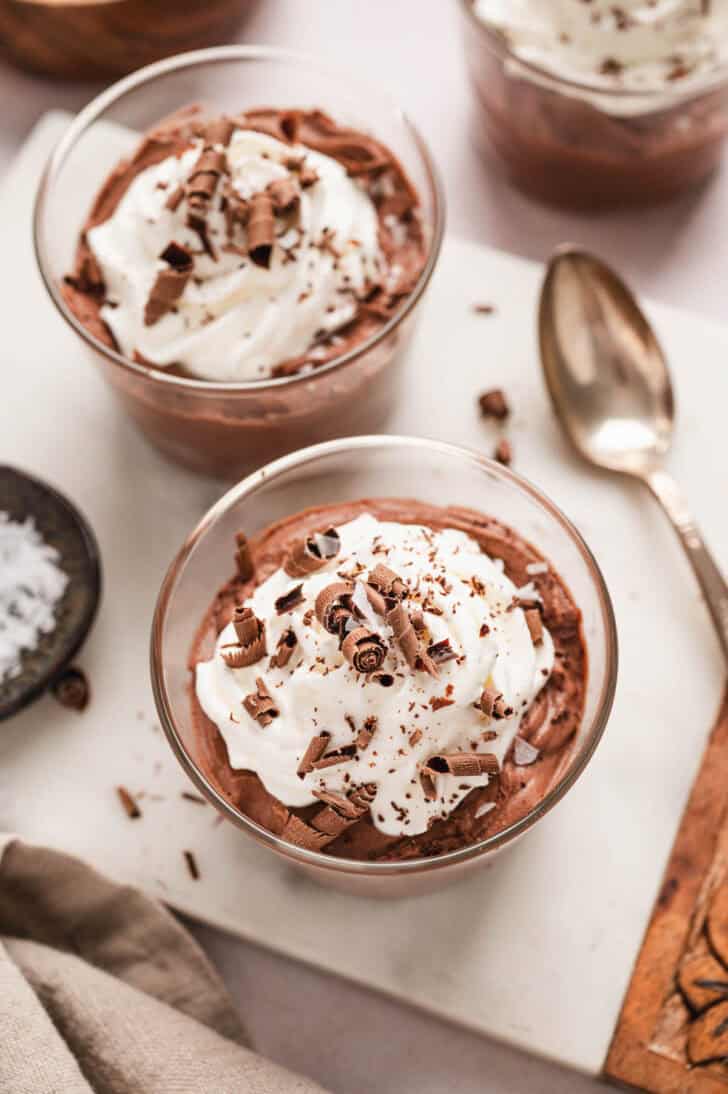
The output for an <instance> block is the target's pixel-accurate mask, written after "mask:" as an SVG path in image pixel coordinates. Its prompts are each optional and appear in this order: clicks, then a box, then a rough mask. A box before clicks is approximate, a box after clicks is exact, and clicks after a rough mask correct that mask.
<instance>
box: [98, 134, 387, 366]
mask: <svg viewBox="0 0 728 1094" xmlns="http://www.w3.org/2000/svg"><path fill="white" fill-rule="evenodd" d="M202 147H203V142H202V141H201V140H195V141H193V142H192V146H191V147H190V148H189V149H188V150H187V151H185V152H184V153H183V154H182V155H181V156H174V155H172V156H169V157H168V158H167V159H164V160H162V162H160V163H157V164H153V165H152V166H149V167H147V168H146V169H144V170H143V171H141V172H140V173H139V174H138V175H137V177H136V178H135V179H134V180H133V181H132V183H131V185H130V186H129V187H128V189H127V190H126V192H125V194H124V195H123V197H122V199H121V201H120V202H119V203H118V205H117V207H116V208H115V210H114V211H113V213H112V214H111V216H110V217H109V218H108V219H107V220H105V221H103V223H101V224H99V225H98V226H96V227H94V228H91V229H90V230H89V231H88V233H87V242H88V245H89V247H90V249H91V252H92V254H93V256H94V257H95V259H96V261H97V263H98V265H99V267H100V270H101V273H102V275H103V279H104V282H105V286H106V303H105V305H104V307H103V308H102V310H101V316H102V318H103V319H104V321H105V322H106V324H107V325H108V327H109V328H110V330H111V332H112V333H113V335H114V338H115V339H116V342H117V344H118V346H119V348H120V350H121V352H122V353H124V354H125V355H126V356H128V357H134V356H135V354H137V355H140V356H141V357H142V358H143V359H144V360H145V361H147V362H150V363H151V364H153V365H156V366H157V367H159V368H165V367H169V366H170V365H181V366H183V367H184V369H185V370H186V371H187V372H189V373H191V374H192V375H194V376H197V377H200V378H201V379H205V380H216V381H228V382H235V381H245V380H257V379H262V378H265V377H268V376H270V375H271V372H272V370H273V368H274V367H275V365H277V364H279V363H281V362H284V361H288V360H291V359H293V358H296V357H298V356H300V355H301V354H303V353H305V352H306V351H307V350H309V348H310V347H311V346H313V345H314V343H315V342H316V341H317V340H318V339H320V338H321V337H323V336H325V335H326V334H331V333H332V332H335V331H337V330H339V329H340V328H341V327H343V326H345V325H346V324H347V323H349V322H350V321H351V320H352V319H353V318H354V316H355V315H356V312H357V307H358V300H359V299H360V298H361V297H363V296H365V295H366V294H367V292H368V291H369V290H370V289H371V287H372V286H373V285H377V284H381V283H382V282H383V280H384V279H385V275H386V260H385V259H384V257H383V254H382V251H381V249H380V246H379V237H378V230H379V223H378V218H377V211H376V209H375V207H374V204H373V202H372V200H371V198H370V197H369V195H368V194H367V193H366V191H365V190H364V189H363V188H362V186H361V185H360V184H359V183H357V182H356V180H354V179H353V178H351V177H349V175H348V174H347V172H346V170H345V169H344V167H342V165H341V164H340V163H338V162H337V161H336V160H335V159H332V158H331V157H330V156H326V155H322V154H321V153H318V152H315V151H313V150H311V149H308V148H306V147H304V146H301V145H284V144H283V143H281V142H280V141H278V140H276V139H275V138H273V137H270V136H268V135H266V134H263V133H258V132H254V131H252V130H248V129H236V130H235V131H234V132H233V135H232V138H231V140H230V143H229V146H228V147H227V148H226V149H225V152H226V156H227V168H228V170H229V173H230V184H231V186H232V188H233V190H234V191H235V192H236V193H237V195H239V197H240V198H241V199H243V200H244V201H247V200H249V199H250V198H251V197H252V196H253V195H255V194H257V193H259V192H261V191H264V190H265V189H266V187H267V186H268V185H269V184H270V183H273V182H275V181H277V180H282V179H289V178H291V177H293V176H292V172H291V169H290V167H289V166H288V165H290V164H291V162H292V161H294V160H295V159H296V158H297V157H298V159H299V161H300V159H301V158H302V157H305V163H306V166H307V167H309V168H313V170H314V171H315V172H316V175H317V176H318V179H317V181H315V182H314V183H313V184H312V185H310V186H306V187H305V188H301V190H300V198H299V206H298V208H297V211H296V217H295V222H294V223H292V224H286V222H285V220H284V219H283V218H277V219H276V235H277V237H276V241H275V245H274V247H273V252H272V255H271V260H270V265H269V267H268V268H264V267H262V266H259V265H256V264H255V263H254V262H253V261H251V260H250V258H249V257H248V256H247V255H246V254H245V253H244V248H242V247H240V246H238V247H237V248H236V249H230V248H228V249H226V247H225V242H226V237H227V229H226V220H225V214H224V210H223V209H221V207H220V205H221V203H220V200H219V197H218V196H216V197H215V198H214V199H213V201H212V202H211V205H210V209H209V212H208V214H207V218H206V220H207V235H208V238H209V240H210V243H211V245H212V249H213V250H214V254H212V255H211V254H209V253H206V252H205V250H204V249H203V247H202V246H201V240H200V236H199V234H198V233H196V232H195V231H194V230H193V229H192V228H190V227H189V226H188V225H187V208H186V203H185V202H182V203H181V204H179V205H178V207H177V208H170V207H169V202H168V199H169V197H170V195H171V194H174V192H175V191H176V190H177V188H178V187H181V186H184V184H185V183H186V181H187V180H188V178H189V176H190V173H191V172H192V170H193V168H194V166H195V164H196V162H197V160H198V158H199V155H200V152H201V150H202ZM217 147H218V148H220V147H221V146H217ZM172 204H173V203H172ZM171 241H174V242H175V243H177V244H179V245H180V246H181V247H184V248H185V249H187V250H188V251H190V252H191V253H192V254H193V257H194V268H193V273H192V276H191V277H190V278H189V280H188V281H187V283H186V285H185V288H184V292H183V293H182V295H181V297H180V298H179V300H177V301H176V303H175V307H174V309H173V310H171V311H168V312H167V313H166V314H165V315H163V317H162V318H161V319H159V320H158V321H157V322H155V323H153V324H152V325H147V324H145V321H144V314H145V306H146V303H147V300H148V298H149V295H150V292H151V290H152V287H153V285H154V283H155V280H156V278H157V275H158V273H159V271H160V269H162V268H163V265H164V263H163V262H162V261H161V260H160V255H161V254H162V253H163V252H164V250H165V248H166V247H167V246H168V245H169V243H170V242H171ZM315 353H316V350H315V349H313V350H312V355H314V356H315Z"/></svg>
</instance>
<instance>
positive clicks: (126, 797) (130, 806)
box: [116, 786, 142, 820]
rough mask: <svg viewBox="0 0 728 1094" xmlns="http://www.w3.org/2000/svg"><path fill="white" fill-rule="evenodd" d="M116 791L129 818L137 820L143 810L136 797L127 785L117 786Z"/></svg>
mask: <svg viewBox="0 0 728 1094" xmlns="http://www.w3.org/2000/svg"><path fill="white" fill-rule="evenodd" d="M116 793H117V794H118V795H119V801H120V802H121V804H122V805H123V806H124V811H125V813H126V815H127V817H128V818H129V820H137V819H138V818H139V817H141V815H142V811H141V809H140V808H139V806H138V805H137V802H136V799H135V798H134V797H132V795H131V794H130V793H129V791H128V790H127V789H126V787H125V786H117V788H116Z"/></svg>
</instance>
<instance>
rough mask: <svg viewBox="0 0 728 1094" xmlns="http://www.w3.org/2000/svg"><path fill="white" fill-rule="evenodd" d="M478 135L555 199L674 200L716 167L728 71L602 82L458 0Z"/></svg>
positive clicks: (538, 193)
mask: <svg viewBox="0 0 728 1094" xmlns="http://www.w3.org/2000/svg"><path fill="white" fill-rule="evenodd" d="M458 3H459V6H460V9H461V15H462V19H461V22H462V28H463V36H464V45H465V56H466V63H467V67H468V71H469V74H470V79H471V83H472V86H473V90H474V93H475V125H476V132H477V139H478V140H479V141H480V142H481V143H482V146H483V148H484V150H485V151H486V152H488V153H494V154H495V158H496V159H497V160H498V161H499V162H500V163H501V164H502V165H503V166H504V168H505V170H506V173H507V175H508V177H509V178H510V179H511V181H512V182H513V183H514V184H515V185H516V186H517V187H518V188H519V189H520V190H523V191H524V192H525V193H527V194H529V195H531V196H532V197H535V198H537V199H539V200H541V201H545V202H547V203H549V204H553V205H560V206H565V207H567V208H572V209H586V210H598V209H609V208H620V207H625V206H645V205H652V204H657V203H659V202H661V201H666V200H668V199H670V198H672V197H675V196H676V195H677V194H679V193H681V192H683V191H685V190H688V189H690V188H691V187H693V186H696V185H697V184H698V183H700V182H702V181H704V180H705V179H706V178H707V176H708V175H709V174H710V173H711V172H712V171H713V170H714V169H715V168H716V167H717V166H718V164H719V162H720V160H721V156H722V153H723V144H724V139H725V136H726V133H728V72H726V70H725V69H722V70H720V69H717V70H716V71H715V72H714V73H712V74H711V75H710V76H706V77H705V79H704V80H703V81H702V82H701V83H700V85H699V86H697V85H696V83H695V82H693V81H691V82H690V85H689V86H686V87H685V88H681V87H680V83H681V81H680V80H675V81H673V83H672V84H671V85H670V87H669V88H667V89H660V90H645V91H639V92H634V91H630V90H624V89H618V88H615V89H611V88H607V89H602V88H599V89H595V88H594V86H590V85H588V84H581V83H579V82H578V81H576V80H570V79H566V78H563V79H562V78H559V77H558V76H556V75H554V73H552V72H549V71H547V70H546V69H543V68H540V67H539V66H538V65H535V64H531V63H529V62H525V61H523V60H520V59H519V58H518V57H516V56H515V54H514V53H513V52H512V51H511V50H510V49H509V46H508V44H507V43H506V41H505V39H504V38H503V36H502V35H500V34H498V33H497V32H496V31H494V30H492V29H491V28H490V27H488V26H486V25H485V24H484V23H483V21H482V20H481V19H479V18H478V16H477V15H476V13H475V12H474V10H473V6H472V0H458Z"/></svg>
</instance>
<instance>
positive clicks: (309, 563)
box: [283, 528, 341, 577]
mask: <svg viewBox="0 0 728 1094" xmlns="http://www.w3.org/2000/svg"><path fill="white" fill-rule="evenodd" d="M340 550H341V540H340V538H339V533H338V532H337V531H336V529H335V528H329V529H327V531H325V532H314V533H313V535H310V536H308V537H307V538H306V539H299V540H296V541H295V543H294V544H293V546H292V547H291V549H290V551H289V553H288V555H287V557H286V560H285V562H284V564H283V569H284V570H285V571H286V573H287V574H288V576H289V577H308V575H309V574H314V573H316V571H317V570H321V569H322V568H323V567H324V566H325V565H326V563H327V562H330V561H331V559H332V558H336V556H337V555H338V553H339V551H340Z"/></svg>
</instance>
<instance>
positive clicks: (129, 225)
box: [35, 46, 444, 478]
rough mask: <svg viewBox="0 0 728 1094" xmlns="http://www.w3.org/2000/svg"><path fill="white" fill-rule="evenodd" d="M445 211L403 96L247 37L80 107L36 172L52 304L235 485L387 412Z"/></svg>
mask: <svg viewBox="0 0 728 1094" xmlns="http://www.w3.org/2000/svg"><path fill="white" fill-rule="evenodd" d="M190 104H194V105H195V110H194V112H186V113H182V114H180V108H185V107H188V106H189V105H190ZM265 107H268V108H271V107H273V108H275V109H274V110H270V109H269V110H265V109H262V108H265ZM321 111H325V114H322V113H321ZM175 113H176V114H177V117H176V118H173V119H172V120H171V121H170V120H169V116H170V115H175ZM243 113H245V117H244V118H242V119H241V114H243ZM165 118H166V119H167V120H166V121H163V120H162V119H165ZM229 119H233V123H234V124H233V126H232V127H231V126H230V125H229ZM236 119H237V120H236ZM331 119H333V120H331ZM160 120H162V121H161V122H160ZM231 129H232V131H231ZM145 134H146V135H147V139H146V141H145V142H144V143H143V144H142V145H140V140H141V138H142V136H143V135H145ZM150 134H151V136H150ZM140 147H141V148H143V152H141V153H139V152H138V151H137V150H138V149H140ZM206 147H207V148H208V151H207V152H204V155H203V151H204V149H205V148H206ZM312 149H313V151H312ZM135 155H136V156H138V157H139V158H137V159H136V160H135V159H134V158H133V157H134V156H135ZM129 157H132V159H131V163H130V164H129V163H128V161H129ZM124 161H127V163H126V166H125V165H124ZM132 176H133V177H132ZM107 180H108V185H105V184H107ZM120 183H121V197H119V187H120ZM102 186H104V189H103V191H102V197H101V199H99V198H98V197H97V195H99V192H100V190H101V187H102ZM271 206H272V210H271ZM90 211H91V216H90V218H89V212H90ZM271 211H272V214H273V216H272V218H271ZM261 213H263V214H264V215H262V216H261V215H260V214H261ZM443 218H444V201H443V196H442V190H441V187H440V184H439V181H438V179H437V175H436V171H435V168H434V166H433V164H432V161H431V159H430V156H429V153H428V151H427V149H426V147H425V145H424V142H423V141H422V138H421V137H420V136H419V134H418V133H417V131H416V130H415V129H414V127H413V126H412V125H411V124H410V122H409V121H408V120H407V119H406V118H405V117H404V115H403V114H402V112H401V111H400V110H399V109H398V107H397V106H396V105H395V104H393V103H392V102H391V101H390V100H389V99H387V98H386V97H383V96H382V95H381V94H380V93H379V92H378V91H377V90H376V89H370V88H368V87H367V88H364V89H362V88H361V87H359V86H358V85H356V84H355V83H352V81H351V79H350V77H349V76H348V74H341V73H338V72H331V71H329V70H328V69H326V68H325V67H322V66H320V65H319V64H318V63H317V62H313V61H309V60H307V59H305V58H302V57H299V56H297V55H295V54H290V53H286V52H281V51H278V50H274V49H268V48H257V47H242V46H240V47H238V46H233V47H224V48H219V49H212V50H204V51H200V52H198V53H193V54H186V55H183V56H180V57H177V58H173V59H171V60H169V61H164V62H161V63H159V64H157V65H152V66H150V67H149V68H147V69H142V70H141V71H140V72H138V73H136V74H134V75H133V76H130V77H128V78H127V79H125V80H122V81H120V82H119V83H118V84H115V85H114V86H113V87H112V88H110V89H109V90H108V91H106V92H104V93H103V94H102V95H100V96H99V97H98V98H97V99H95V100H94V101H93V102H92V103H91V104H90V105H89V106H88V107H87V108H86V109H85V110H84V111H82V112H81V114H80V115H79V116H78V118H77V119H76V120H75V122H74V123H73V124H72V125H71V127H70V129H69V131H68V132H67V134H66V135H65V137H64V138H63V140H62V141H61V143H60V144H59V146H58V148H57V149H56V151H55V153H54V155H53V157H52V158H51V161H50V163H49V165H48V167H47V169H46V172H45V175H44V177H43V180H42V182H41V187H40V190H39V195H38V199H37V204H36V211H35V242H36V252H37V257H38V262H39V266H40V269H41V273H42V275H43V278H44V281H45V284H46V287H47V289H48V291H49V293H50V295H51V298H52V300H53V302H54V303H55V304H56V306H57V308H58V309H59V311H60V312H61V314H62V316H63V318H64V319H65V320H66V321H67V322H68V323H69V325H70V326H71V327H72V328H73V330H74V331H75V332H76V334H77V335H78V336H80V338H82V339H83V341H84V342H85V343H86V344H87V345H88V346H89V347H90V348H91V350H92V355H93V359H94V360H95V361H96V363H97V364H98V365H99V367H100V368H101V370H102V373H103V375H104V377H105V379H106V380H107V382H109V383H110V384H111V386H112V387H113V389H114V390H115V392H116V394H117V395H118V396H119V398H120V399H121V401H122V403H123V405H124V406H125V408H126V409H127V411H128V412H129V413H130V414H131V416H132V417H133V418H134V420H135V422H136V423H137V425H138V426H139V427H140V428H141V429H142V431H143V432H144V433H145V434H146V435H147V436H148V437H149V439H150V440H151V441H152V442H153V443H154V444H155V445H156V446H157V447H158V448H160V449H161V450H162V451H163V452H165V453H166V454H167V455H168V456H170V457H171V458H172V459H174V460H176V461H177V462H180V463H182V464H185V465H187V466H189V467H191V468H193V469H195V470H199V471H203V472H207V473H210V474H214V475H218V476H220V477H225V478H235V477H238V476H239V475H240V474H242V473H243V472H245V471H248V470H250V469H251V468H252V467H256V466H259V465H260V464H261V463H263V462H265V460H267V459H270V458H271V457H273V456H275V455H278V454H280V453H281V452H285V451H289V450H291V449H293V448H295V447H297V446H299V445H301V444H305V443H309V442H311V441H314V440H322V439H327V438H330V437H335V436H343V435H346V434H350V433H354V432H358V431H360V430H364V429H373V428H377V427H379V426H380V425H381V424H382V422H383V420H384V418H385V416H386V413H387V411H388V410H389V408H390V407H391V406H392V404H393V403H394V402H395V400H396V398H397V389H398V381H399V369H398V368H397V367H396V366H397V362H398V360H399V358H400V355H401V351H402V350H403V348H404V346H405V345H406V344H407V341H408V339H409V336H410V334H411V331H412V323H413V319H414V313H415V310H416V305H417V303H418V302H419V300H420V298H421V296H422V294H423V292H424V290H425V288H426V286H427V284H428V282H429V279H430V275H431V273H432V270H433V268H434V265H435V263H436V260H437V256H438V253H439V249H440V243H441V239H442V232H443ZM271 219H272V225H271ZM332 229H333V230H332ZM261 231H262V232H263V236H265V237H266V238H263V236H261ZM268 236H270V238H268ZM79 240H81V246H80V250H79ZM408 247H409V249H410V252H413V251H414V250H415V249H416V258H417V261H416V262H412V263H409V262H408V261H406V258H407V255H406V254H405V251H406V249H407V248H408ZM69 274H70V275H71V276H70V278H69V276H68V275H69ZM170 294H171V295H170ZM243 320H244V322H243Z"/></svg>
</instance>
